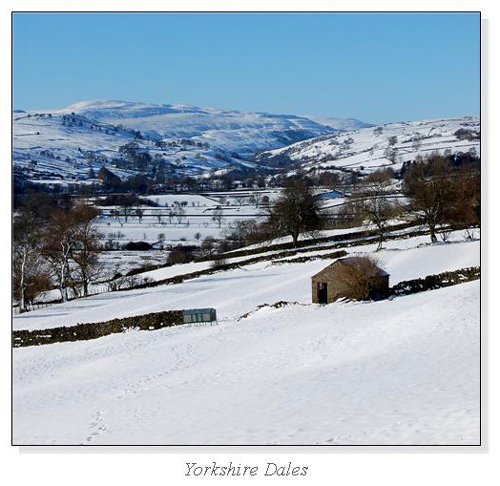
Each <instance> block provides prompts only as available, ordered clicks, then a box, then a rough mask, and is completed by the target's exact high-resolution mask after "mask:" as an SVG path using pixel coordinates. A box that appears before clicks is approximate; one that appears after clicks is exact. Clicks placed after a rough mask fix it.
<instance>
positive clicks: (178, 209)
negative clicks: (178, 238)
mask: <svg viewBox="0 0 500 486" xmlns="http://www.w3.org/2000/svg"><path fill="white" fill-rule="evenodd" d="M185 214H186V210H185V209H184V208H183V207H182V206H177V207H176V208H175V217H176V218H177V222H178V223H179V224H180V223H182V219H183V218H184V215H185Z"/></svg>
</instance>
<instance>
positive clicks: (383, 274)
mask: <svg viewBox="0 0 500 486" xmlns="http://www.w3.org/2000/svg"><path fill="white" fill-rule="evenodd" d="M355 261H356V257H347V258H339V259H338V260H336V261H334V262H333V263H330V265H328V266H326V267H325V268H323V270H321V271H319V272H318V273H316V274H315V275H313V277H316V276H317V275H320V274H321V273H323V272H324V271H325V270H326V269H327V268H330V267H333V266H334V265H338V264H339V263H342V264H344V265H350V264H352V263H353V262H355ZM377 275H378V276H379V277H388V276H389V274H388V273H387V272H386V271H385V270H383V269H382V268H380V267H379V266H377Z"/></svg>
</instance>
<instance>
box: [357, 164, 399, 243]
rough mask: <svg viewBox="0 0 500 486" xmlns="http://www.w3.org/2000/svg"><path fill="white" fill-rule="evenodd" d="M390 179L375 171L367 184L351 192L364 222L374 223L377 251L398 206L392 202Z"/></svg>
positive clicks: (395, 214)
mask: <svg viewBox="0 0 500 486" xmlns="http://www.w3.org/2000/svg"><path fill="white" fill-rule="evenodd" d="M390 191H391V180H390V178H389V179H388V178H387V175H386V173H384V172H382V171H380V172H375V173H373V174H371V175H370V176H369V178H368V179H367V184H366V185H365V186H364V187H363V188H362V189H361V190H359V191H358V192H357V193H355V194H353V197H354V198H355V199H357V200H358V201H359V206H358V208H359V210H360V211H361V213H362V214H363V216H364V218H365V220H366V222H367V223H368V224H370V225H374V226H375V227H376V228H377V230H378V234H379V240H378V247H377V251H378V250H381V249H382V244H383V241H384V236H385V234H386V232H387V226H388V223H389V221H390V220H391V219H393V218H394V217H396V216H397V213H398V206H397V205H396V204H395V203H393V202H392V201H391V200H390V199H389V197H390Z"/></svg>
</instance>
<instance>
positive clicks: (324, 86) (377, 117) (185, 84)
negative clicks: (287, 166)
mask: <svg viewBox="0 0 500 486" xmlns="http://www.w3.org/2000/svg"><path fill="white" fill-rule="evenodd" d="M479 59H480V57H479V14H448V13H447V14H340V13H330V14H49V13H45V14H14V106H15V108H19V109H27V110H32V109H51V108H63V107H65V106H67V105H69V104H71V103H74V102H76V101H82V100H90V99H121V100H128V101H146V102H152V103H185V104H191V105H197V106H209V107H214V108H228V109H235V110H247V111H267V112H271V113H293V114H300V115H317V116H336V117H354V118H359V119H362V120H365V121H369V122H389V121H399V120H415V119H421V118H430V117H451V116H460V115H476V114H478V113H479V89H480V88H479V86H480V85H479V73H480V70H479Z"/></svg>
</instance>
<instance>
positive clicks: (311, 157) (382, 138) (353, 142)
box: [257, 117, 480, 173]
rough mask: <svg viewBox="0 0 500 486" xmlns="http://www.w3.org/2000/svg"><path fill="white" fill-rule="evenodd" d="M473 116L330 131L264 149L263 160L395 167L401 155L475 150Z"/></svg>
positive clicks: (308, 166)
mask: <svg viewBox="0 0 500 486" xmlns="http://www.w3.org/2000/svg"><path fill="white" fill-rule="evenodd" d="M479 136H480V122H479V118H477V117H463V118H449V119H439V120H422V121H410V122H399V123H389V124H387V125H380V126H377V127H368V128H361V129H356V130H352V131H344V132H340V133H334V134H329V135H326V136H321V137H318V138H315V139H310V140H305V141H302V142H297V143H294V144H292V145H290V146H288V147H284V148H280V149H276V150H271V151H268V152H264V153H262V154H260V155H259V156H258V159H257V160H258V161H260V162H262V163H275V164H277V163H280V162H281V164H282V165H285V166H286V165H287V164H289V162H290V161H292V162H298V163H299V164H300V165H301V167H302V168H303V169H304V170H306V171H307V170H310V169H327V170H332V169H338V170H342V171H346V170H347V171H359V172H360V173H369V172H372V171H374V170H377V169H380V168H386V167H391V168H392V169H394V170H399V169H400V168H401V166H402V164H403V163H404V162H406V161H411V160H415V158H416V157H417V156H418V155H422V156H425V155H427V154H430V153H432V152H434V151H438V152H439V153H441V154H445V155H446V154H455V153H474V154H475V155H479V152H480V140H479Z"/></svg>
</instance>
